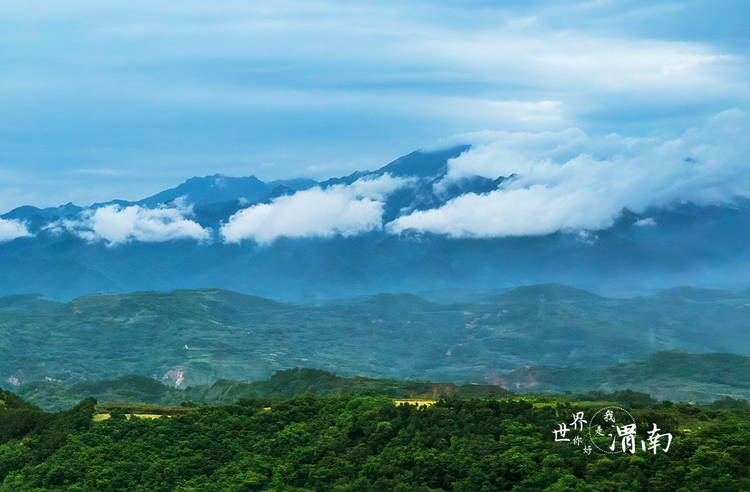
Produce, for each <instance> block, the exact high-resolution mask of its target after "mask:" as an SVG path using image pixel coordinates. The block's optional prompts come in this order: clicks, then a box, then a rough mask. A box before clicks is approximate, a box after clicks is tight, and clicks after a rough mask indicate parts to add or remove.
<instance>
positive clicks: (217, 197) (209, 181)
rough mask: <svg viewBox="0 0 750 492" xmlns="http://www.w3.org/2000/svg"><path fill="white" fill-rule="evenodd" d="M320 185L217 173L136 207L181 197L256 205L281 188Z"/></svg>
mask: <svg viewBox="0 0 750 492" xmlns="http://www.w3.org/2000/svg"><path fill="white" fill-rule="evenodd" d="M317 184H318V183H317V182H316V181H314V180H312V179H290V180H277V181H271V182H270V183H264V182H263V181H261V180H259V179H258V178H256V177H255V176H250V177H247V178H230V177H227V176H222V175H220V174H215V175H213V176H206V177H204V178H191V179H189V180H187V181H186V182H184V183H183V184H181V185H179V186H177V187H176V188H172V189H169V190H165V191H162V192H160V193H157V194H156V195H153V196H150V197H148V198H144V199H143V200H139V201H137V202H134V203H133V204H134V205H141V206H146V207H155V206H157V205H159V204H161V203H168V202H170V201H173V200H176V199H178V198H181V197H185V200H186V201H187V202H188V203H190V204H193V205H196V206H202V205H210V204H213V203H223V202H232V201H236V200H245V201H247V202H249V203H252V202H257V201H259V200H262V199H263V198H265V197H266V196H268V195H270V194H272V193H274V192H275V190H276V189H277V188H279V187H283V188H287V189H290V190H293V191H300V190H306V189H308V188H312V187H313V186H315V185H317Z"/></svg>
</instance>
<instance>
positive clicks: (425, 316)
mask: <svg viewBox="0 0 750 492" xmlns="http://www.w3.org/2000/svg"><path fill="white" fill-rule="evenodd" d="M668 294H669V293H667V294H661V295H659V296H653V297H649V298H639V299H619V300H617V299H608V298H604V297H599V296H596V295H593V294H590V293H587V292H584V291H580V290H577V289H571V288H567V287H563V286H559V285H541V286H533V287H525V288H519V289H515V290H513V291H509V292H507V293H505V294H501V295H499V296H495V297H492V298H487V299H482V300H478V301H475V302H467V303H461V304H435V303H431V302H427V301H425V300H423V299H421V298H419V297H416V296H413V295H409V294H380V295H376V296H371V297H362V298H354V299H348V300H345V301H339V302H335V303H329V304H322V305H319V306H295V305H287V304H281V303H277V302H274V301H270V300H267V299H263V298H258V297H253V296H246V295H242V294H237V293H233V292H228V291H223V290H218V289H200V290H193V291H187V290H182V291H173V292H168V293H159V292H134V293H131V294H120V295H93V296H85V297H81V298H78V299H75V300H73V301H71V302H68V303H66V304H62V303H56V302H52V301H47V300H44V299H39V298H36V297H33V296H13V297H10V298H8V297H6V298H0V337H2V340H4V343H3V344H2V345H0V377H1V378H2V380H5V381H7V382H12V383H13V384H21V385H23V384H27V383H28V382H30V381H34V380H37V381H39V380H45V379H46V378H49V379H51V380H59V381H62V382H64V383H66V384H72V383H75V382H78V381H83V380H99V379H115V378H117V377H120V376H122V375H124V374H140V375H143V376H148V377H156V378H157V379H161V380H164V381H168V382H170V384H173V385H177V386H180V387H184V386H186V385H196V384H208V383H213V382H215V381H216V380H218V379H229V380H239V381H247V380H258V379H262V378H266V377H269V376H270V375H271V374H272V373H273V372H274V371H277V370H282V369H288V368H293V367H311V368H319V369H325V370H328V371H331V372H334V373H337V374H339V375H341V376H343V377H351V376H355V375H360V376H367V377H378V378H399V379H427V380H432V381H453V382H455V383H461V384H463V383H469V382H474V383H485V382H487V381H494V380H495V379H496V378H498V377H504V375H506V374H508V371H511V370H513V369H518V368H523V367H525V366H541V365H544V366H556V367H574V368H597V367H598V368H602V367H608V366H613V365H616V364H618V363H624V362H630V361H634V360H640V359H642V358H644V357H647V356H649V355H651V354H653V353H655V352H659V351H664V350H673V351H674V350H676V351H683V352H693V353H709V352H731V353H735V354H741V355H745V356H750V344H749V343H748V341H747V336H746V332H747V326H748V321H749V320H750V311H748V310H749V309H750V307H748V305H750V297H747V296H744V295H742V294H729V293H724V294H722V293H721V292H717V293H713V294H711V295H707V294H706V293H703V294H702V296H703V297H704V298H706V297H709V298H710V297H713V298H715V300H711V301H701V302H696V301H685V300H682V299H678V300H677V301H675V302H671V303H670V302H664V301H663V299H662V298H663V297H664V296H665V295H668ZM514 384H515V383H514Z"/></svg>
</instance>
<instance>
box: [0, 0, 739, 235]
mask: <svg viewBox="0 0 750 492" xmlns="http://www.w3.org/2000/svg"><path fill="white" fill-rule="evenodd" d="M748 21H750V9H748V8H747V4H746V2H745V1H743V0H735V1H722V0H719V1H710V2H709V1H677V2H653V1H649V2H646V1H628V0H620V1H607V0H601V1H555V2H552V1H523V2H520V1H504V2H496V1H495V2H489V1H472V0H466V1H463V2H446V1H432V2H417V1H413V2H412V1H399V2H396V1H386V0H382V1H374V2H366V3H362V2H334V1H316V2H311V1H304V2H300V1H294V0H291V1H285V0H281V1H278V0H275V1H273V2H271V1H264V0H260V1H254V2H244V1H243V2H240V1H220V0H219V1H213V2H199V1H193V0H181V1H170V0H165V1H160V2H146V1H142V0H133V1H130V2H101V1H99V2H94V1H84V0H71V1H69V2H59V1H52V0H40V1H38V2H33V3H30V2H22V1H19V0H9V1H6V2H4V3H3V8H2V9H0V173H1V174H0V175H1V176H2V178H0V214H2V213H5V212H7V211H9V210H11V209H13V208H15V207H18V206H21V205H34V206H37V207H48V206H58V205H62V204H64V203H68V202H73V203H75V204H77V205H81V206H87V205H91V204H92V203H94V202H103V201H109V200H112V199H124V200H133V201H134V200H139V199H142V198H145V197H147V196H150V195H153V194H155V193H157V192H159V191H162V190H164V189H167V188H172V187H174V186H176V185H178V184H180V183H182V182H184V181H185V180H186V179H188V178H190V177H193V176H208V175H213V174H217V173H219V174H224V175H227V176H249V175H255V176H257V177H258V178H260V179H262V180H266V181H270V180H273V179H281V178H291V177H309V178H313V179H319V180H321V179H326V178H329V177H333V176H342V175H346V174H349V173H351V172H353V171H355V170H365V169H370V170H372V169H376V168H379V167H382V166H383V165H385V164H387V163H388V162H390V161H392V160H394V159H396V158H398V157H399V156H401V155H404V154H407V153H409V152H411V151H414V150H417V149H420V148H431V147H439V146H441V145H442V146H445V145H448V144H452V143H464V142H467V143H472V144H474V145H475V146H476V147H477V152H475V153H474V154H473V155H471V156H466V157H465V158H463V159H459V160H457V161H456V162H455V163H453V165H452V168H451V169H452V171H451V172H452V173H454V174H457V175H459V174H461V173H468V172H472V173H477V174H481V173H483V172H484V173H487V174H489V175H492V174H497V173H498V172H500V171H502V172H505V171H506V170H507V169H506V168H507V167H508V166H507V165H504V164H502V162H499V161H498V159H496V158H490V157H488V156H497V155H502V156H506V157H507V156H508V155H509V154H508V153H509V152H511V151H512V152H511V153H513V152H515V154H514V156H515V157H514V159H516V160H515V161H513V162H514V163H515V164H517V165H518V167H520V168H521V169H525V170H526V171H527V172H526V173H525V178H524V179H525V181H522V182H519V183H518V189H517V190H510V189H509V190H506V191H507V193H504V194H503V197H504V198H503V197H501V196H500V194H498V195H497V196H496V197H495V198H496V199H497V200H507V199H508V196H510V193H511V192H515V193H517V194H527V195H528V194H532V195H533V194H534V193H537V195H534V196H535V197H536V199H538V200H537V201H534V200H532V202H534V203H543V202H544V200H547V201H549V200H553V201H554V200H556V199H559V200H562V201H563V202H564V203H569V200H568V199H567V198H566V197H569V196H572V195H575V196H578V197H579V198H580V199H581V202H580V203H584V202H586V200H604V199H606V198H608V197H610V194H609V193H605V194H606V196H600V195H601V194H602V193H603V192H601V191H599V192H597V191H596V186H594V184H595V183H599V182H603V181H604V180H606V177H607V176H611V174H608V173H610V172H611V171H613V170H619V171H618V172H621V175H616V177H617V178H618V179H620V178H622V179H626V180H628V179H629V180H630V181H628V183H630V185H631V186H632V187H640V186H642V185H644V186H647V185H648V181H647V180H645V178H644V175H645V174H648V173H645V170H648V171H649V172H650V171H652V170H653V163H654V162H655V160H656V161H658V158H659V156H660V155H663V153H664V152H667V150H669V148H671V147H670V145H671V144H670V142H679V143H678V144H675V145H678V146H679V145H683V148H681V149H682V150H685V152H687V154H690V155H693V154H696V155H697V156H699V157H700V156H701V155H702V154H701V149H704V148H708V149H712V148H713V149H718V150H716V152H719V153H721V151H720V149H722V148H725V147H726V146H728V147H730V150H729V151H728V153H726V155H722V156H719V157H716V156H707V155H703V157H704V159H703V160H702V161H701V160H700V159H696V160H695V162H697V164H696V166H698V165H699V164H700V163H702V165H703V167H702V168H701V169H702V170H703V171H702V172H704V171H705V172H707V170H710V171H712V174H710V179H711V180H712V182H713V181H719V182H721V183H723V184H721V183H720V184H719V185H717V187H714V188H710V189H708V190H707V189H698V187H697V186H696V184H695V180H694V179H693V180H691V179H690V176H689V171H690V168H689V166H688V167H687V168H685V167H683V168H680V169H679V170H675V167H674V166H672V167H669V166H667V167H666V168H665V169H664V170H660V171H659V172H657V173H656V174H657V176H658V177H659V178H660V179H659V180H655V182H654V183H657V181H658V183H664V182H667V181H668V180H670V179H673V178H674V179H678V181H679V182H680V185H679V186H678V187H676V188H675V190H673V191H674V193H683V192H684V193H686V194H687V195H689V196H694V197H697V198H696V199H699V200H700V199H705V200H709V199H711V197H710V196H708V197H707V195H710V194H711V193H715V194H719V195H722V194H727V193H730V192H732V190H733V188H732V186H736V180H735V178H736V177H737V176H742V175H743V172H744V168H745V167H744V166H745V164H744V161H742V162H740V161H741V158H742V155H743V152H744V151H745V150H746V149H747V148H748V145H747V133H745V132H744V130H746V129H747V128H748V124H747V119H746V114H748V113H750V105H749V104H748V103H749V102H750V101H749V100H750V65H749V64H748V58H747V54H748V52H749V50H748V46H750V31H748V29H747V25H748ZM613 134H614V135H613ZM555 135H557V136H558V138H562V139H564V140H565V141H566V142H583V144H581V145H583V147H580V146H579V147H576V146H575V145H573V144H571V145H569V146H568V148H571V149H573V150H576V149H578V150H577V151H578V152H580V153H578V154H576V153H571V154H570V155H568V156H565V157H564V159H563V158H562V157H560V158H561V159H562V160H561V161H560V162H562V163H563V164H565V166H563V167H565V170H564V172H562V174H561V172H558V170H555V172H553V173H551V172H547V171H549V170H547V171H544V169H542V168H540V167H539V166H536V167H535V166H531V167H529V165H527V166H526V167H523V165H524V162H526V163H528V162H531V161H533V162H541V161H539V159H542V160H544V159H552V160H553V161H554V159H555V158H556V156H557V154H555V153H554V152H553V151H552V150H549V149H548V150H547V151H545V150H539V149H538V148H537V146H536V145H537V144H539V145H542V144H540V142H542V141H544V139H545V138H548V137H549V136H553V137H554V136H555ZM717 135H718V136H717ZM545 136H546V137H545ZM714 136H717V137H716V138H715V139H714ZM696 138H698V140H695V139H696ZM701 138H702V140H701ZM691 139H693V140H691ZM521 141H524V142H526V144H524V145H521V143H519V142H521ZM528 142H531V143H530V144H529V143H528ZM613 142H614V143H613ZM685 142H688V143H689V142H693V144H692V146H688V147H684V145H687V144H686V143H685ZM719 143H721V146H720V145H719ZM672 147H674V145H672ZM508 149H511V150H508ZM665 149H666V150H665ZM682 150H681V151H682ZM544 152H547V153H546V154H545V153H544ZM571 152H572V150H571ZM597 152H601V153H604V154H607V155H606V156H605V157H604V158H606V159H607V162H617V163H619V166H615V165H611V166H610V167H609V170H608V169H607V168H606V166H605V167H601V166H599V167H598V168H597V172H595V173H593V176H592V177H590V178H589V179H590V182H591V183H593V184H592V185H591V186H588V187H586V188H585V190H584V194H585V193H587V192H588V193H592V194H593V195H592V196H583V195H581V194H580V193H579V190H578V188H576V190H575V193H573V194H572V195H571V193H566V192H565V189H564V187H563V188H560V186H563V183H564V182H567V183H570V182H573V181H575V180H577V179H579V178H580V177H581V176H589V175H590V174H592V173H589V172H588V171H585V170H586V169H589V168H590V166H589V168H587V167H586V166H585V162H584V161H585V159H586V158H587V157H586V156H588V158H589V159H594V160H596V159H599V158H598V157H597V155H596V154H597ZM639 152H640V153H641V154H642V155H641V154H638V153H639ZM685 152H683V153H685ZM667 153H668V152H667ZM643 155H645V156H646V157H643ZM670 155H672V154H670ZM675 155H676V154H675ZM680 155H681V154H680ZM482 156H484V157H482ZM581 156H583V157H581ZM557 157H559V156H557ZM687 157H689V155H685V158H687ZM690 158H691V159H692V157H690ZM483 159H484V160H483ZM493 159H494V160H493ZM534 159H536V160H534ZM576 159H577V160H576ZM618 159H619V160H618ZM506 161H507V160H506ZM506 161H503V162H506ZM698 161H700V162H698ZM597 162H601V159H599V160H598V161H597ZM681 162H687V163H689V162H691V161H684V160H682V161H681ZM707 162H711V163H714V164H712V165H708V164H706V163H707ZM569 163H572V164H571V165H570V166H568V165H567V164H569ZM717 163H718V164H717ZM576 165H577V166H578V167H576ZM566 166H567V167H566ZM644 166H645V167H644ZM540 169H541V170H540ZM628 170H632V171H633V172H628ZM639 170H640V171H639ZM670 173H671V174H670ZM675 173H676V174H675ZM553 175H554V176H553ZM636 175H637V176H639V177H637V176H636ZM555 176H556V177H555ZM554 179H557V180H558V181H554ZM639 179H640V180H641V181H638V180H639ZM550 180H553V181H550ZM740 181H741V183H740V184H742V185H743V186H744V185H745V184H744V181H743V180H740ZM555 183H557V184H559V185H560V186H557V185H555ZM658 186H659V187H658V189H656V188H654V189H653V190H652V193H651V194H650V195H649V198H648V199H643V200H641V201H640V202H639V201H638V198H637V197H636V198H634V199H632V200H631V201H632V202H633V206H634V207H637V206H639V204H641V205H643V204H647V202H648V203H652V202H654V201H655V200H656V202H658V201H659V200H667V199H669V198H670V197H671V196H673V195H670V194H669V192H668V191H664V190H663V187H662V186H661V184H658ZM680 186H681V188H680ZM653 187H657V184H653ZM555 188H558V189H557V192H558V193H557V194H555ZM545 189H546V190H547V191H544V190H545ZM630 189H633V188H630ZM609 190H610V191H611V188H609ZM711 190H713V191H711ZM743 190H744V191H743ZM340 191H341V193H342V194H343V195H341V196H349V198H351V196H352V195H346V193H349V192H348V191H342V190H340ZM734 191H736V190H734ZM741 191H742V192H743V193H745V191H747V190H746V189H745V188H743V189H742V190H741ZM312 193H316V191H311V192H310V194H312ZM540 193H541V194H540ZM545 193H546V195H545ZM597 193H598V194H597ZM741 194H742V193H741ZM308 195H309V194H308ZM334 195H335V196H334ZM687 195H686V196H687ZM306 196H307V195H302V196H301V198H298V199H299V200H303V199H304V198H305V197H306ZM341 196H339V195H336V194H335V193H329V194H328V195H326V196H323V195H321V197H319V198H323V199H324V203H326V204H327V205H326V206H330V207H331V210H338V209H339V208H340V207H341V206H342V204H343V203H345V202H341V201H340V202H337V201H336V200H338V199H341V200H343V199H344V198H341ZM674 196H676V195H674ZM716 196H718V195H714V196H713V198H716ZM722 196H723V195H722ZM629 197H630V194H629V193H627V192H626V191H623V194H622V195H621V196H619V198H621V200H618V201H617V202H618V203H617V204H616V205H615V204H614V202H613V204H612V205H611V207H616V206H619V205H620V203H619V202H621V201H623V200H627V199H630V198H629ZM307 198H308V199H312V198H315V197H313V196H312V195H310V196H307ZM469 199H471V197H469ZM368 200H369V201H368ZM357 203H358V204H359V206H361V208H360V209H359V210H360V211H361V214H362V217H365V219H363V220H364V222H363V223H364V224H365V225H367V224H370V223H375V222H372V221H371V222H367V221H368V220H370V219H368V218H371V217H374V216H375V215H377V213H378V211H379V209H378V205H377V203H379V202H377V200H375V199H373V198H372V197H369V196H368V197H360V198H359V199H358V202H357ZM292 205H293V204H290V203H281V204H279V207H282V206H287V207H289V206H292ZM453 206H454V207H456V208H457V209H459V208H460V207H472V206H473V205H472V204H470V203H456V204H454V205H453ZM494 206H497V207H501V206H503V205H502V203H500V202H497V203H495V205H494ZM573 208H575V207H573ZM562 209H563V210H565V207H562ZM253 210H254V212H253V213H254V214H256V215H257V217H256V218H255V222H253V223H259V222H258V221H260V222H262V221H263V220H270V219H268V217H273V215H272V212H273V211H270V210H261V209H253ZM115 212H116V211H115ZM102 213H104V212H102ZM133 213H135V212H133ZM249 213H250V212H248V214H249ZM441 213H442V215H441V216H437V215H434V216H426V215H425V216H413V217H405V218H403V220H402V221H401V222H399V223H395V224H391V225H389V227H390V230H391V231H395V232H397V231H399V230H403V229H405V228H409V227H412V228H421V229H422V230H433V231H439V232H445V233H450V234H455V235H459V236H460V235H469V236H471V235H477V234H478V233H477V232H476V230H475V229H476V228H477V227H480V226H479V225H476V224H475V225H472V224H464V225H462V226H461V227H463V229H460V228H459V229H457V230H455V231H453V232H451V231H450V230H449V229H450V226H449V221H452V222H455V220H454V219H452V218H451V215H450V213H451V210H447V209H446V210H443V211H442V212H441ZM528 213H532V214H533V213H536V212H535V211H534V210H529V211H528ZM563 213H564V217H562V218H560V217H557V218H555V217H551V218H549V224H551V225H548V226H546V227H547V228H546V229H545V227H544V226H543V223H542V222H540V224H542V225H540V229H539V233H544V231H546V230H547V229H549V227H557V226H558V225H559V224H560V223H561V220H563V219H564V220H563V222H564V221H565V220H568V219H567V218H569V217H570V216H571V215H570V213H565V212H563ZM263 214H266V215H263ZM268 214H271V215H268ZM261 216H262V217H261ZM134 217H135V216H134ZM88 219H90V220H94V219H95V217H94V216H93V215H92V216H91V217H88ZM88 219H87V220H88ZM240 219H241V217H240V218H238V219H237V220H238V221H239V220H240ZM245 219H247V218H245ZM134 220H135V219H134ZM358 220H359V219H358ZM399 220H401V219H399ZM477 220H480V219H477ZM597 220H598V221H599V222H598V224H599V225H601V224H604V223H606V221H607V220H608V219H607V216H601V217H598V218H597V217H594V218H591V217H588V218H586V219H585V220H584V219H581V221H579V222H575V223H574V224H573V227H579V226H580V227H590V226H596V225H597ZM602 221H603V222H602ZM357 224H359V225H357ZM361 224H362V223H361V222H358V221H354V222H352V223H351V224H349V223H347V224H344V225H342V227H343V228H344V229H337V230H339V232H341V230H344V231H350V230H351V231H357V230H359V229H357V228H358V227H364V226H362V225H361ZM5 225H6V226H7V227H15V225H13V224H5ZM235 225H236V226H238V227H239V225H241V224H240V222H237V223H236V224H227V227H228V229H227V233H228V234H231V228H230V226H235ZM180 227H182V226H180ZM481 227H488V225H487V224H485V223H482V225H481ZM496 227H498V228H500V229H498V230H502V231H506V232H507V231H512V230H513V228H512V227H513V225H512V224H510V225H508V224H505V225H503V224H499V225H496ZM179 230H180V231H186V232H185V234H195V235H196V237H200V236H201V234H203V233H202V232H200V231H192V232H190V231H191V230H190V229H189V227H188V228H187V229H179ZM472 231H474V232H472ZM11 232H12V231H11ZM480 232H481V231H480ZM112 234H114V236H112V237H120V236H118V235H117V234H122V233H118V232H117V231H115V232H112ZM10 235H13V234H12V233H9V237H10ZM480 235H481V234H480ZM226 237H227V238H229V237H230V236H226ZM258 240H261V241H262V240H264V239H263V238H262V237H260V236H259V239H258Z"/></svg>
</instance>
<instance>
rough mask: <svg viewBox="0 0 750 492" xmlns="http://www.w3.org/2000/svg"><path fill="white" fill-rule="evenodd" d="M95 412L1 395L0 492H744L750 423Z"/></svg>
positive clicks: (563, 404) (360, 408)
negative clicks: (601, 430)
mask: <svg viewBox="0 0 750 492" xmlns="http://www.w3.org/2000/svg"><path fill="white" fill-rule="evenodd" d="M605 409H609V410H611V411H613V412H615V414H616V415H617V419H618V423H619V422H620V419H625V420H622V422H623V424H624V423H625V422H632V425H633V426H634V427H633V431H634V432H635V434H628V435H632V440H633V445H632V446H631V445H630V444H629V441H627V440H625V439H622V441H623V442H622V443H621V442H620V441H621V440H620V439H617V438H616V442H615V443H614V444H615V445H614V446H612V447H611V449H612V450H611V451H610V450H609V442H610V439H611V438H610V437H603V438H601V439H603V440H599V441H597V439H600V438H598V437H596V436H595V435H594V437H591V435H592V434H590V433H588V432H585V431H588V430H589V427H588V426H587V427H586V428H584V427H583V426H584V425H585V424H584V423H583V421H585V422H586V423H590V424H591V425H592V426H593V424H594V423H596V422H598V421H597V420H596V419H597V416H598V415H600V414H602V415H606V414H603V413H602V410H605ZM96 411H97V410H96V407H95V401H94V399H93V398H89V399H87V400H84V401H83V402H81V403H80V404H78V405H77V406H75V407H74V408H72V409H71V410H68V411H66V412H61V413H57V414H49V413H45V412H43V411H41V410H39V409H38V408H35V407H33V406H31V405H28V404H25V403H24V402H23V401H21V400H20V399H19V398H18V397H16V396H14V395H13V394H11V393H10V392H7V391H4V392H2V394H0V492H11V491H13V492H26V491H29V492H30V491H34V492H40V491H86V492H110V491H111V492H114V491H149V492H168V491H169V492H173V491H185V492H186V491H197V490H201V491H206V492H211V491H215V492H241V491H242V492H244V491H253V490H257V491H269V492H270V491H275V492H280V491H299V492H305V491H308V492H310V491H326V492H328V491H338V492H344V491H352V492H353V491H363V492H364V491H373V492H374V491H389V492H390V491H412V492H449V491H451V492H454V491H455V492H475V491H482V490H487V491H490V490H492V491H503V490H513V491H515V492H519V491H521V492H525V491H529V492H530V491H540V490H544V491H551V492H553V491H570V490H573V491H588V490H592V491H618V490H632V491H634V492H640V491H644V492H645V491H660V492H662V491H666V492H677V491H684V490H696V491H714V490H715V491H722V492H724V491H739V490H747V489H748V487H750V444H749V443H750V412H749V411H748V406H747V402H738V401H735V400H731V399H725V400H723V401H721V402H717V403H715V404H714V405H712V406H711V407H699V406H693V405H690V404H686V403H680V404H676V405H675V404H672V403H670V402H662V403H660V404H656V405H653V406H651V407H644V406H642V405H635V404H634V405H629V406H621V405H618V404H613V403H612V402H575V401H570V400H566V397H564V396H546V397H544V398H542V399H535V398H533V397H531V398H526V399H520V398H517V397H516V398H514V399H497V398H496V397H494V396H491V397H488V398H485V399H465V398H458V397H444V398H440V399H439V400H438V401H437V402H436V403H435V404H434V405H432V406H426V407H425V406H421V407H417V406H415V405H403V404H402V405H396V404H394V402H393V401H392V400H391V399H389V398H387V397H384V396H378V395H373V394H365V395H363V394H348V395H343V396H335V397H315V396H312V395H302V396H298V397H295V398H293V399H291V400H275V401H274V400H262V399H261V400H258V399H241V400H239V401H237V402H235V403H233V404H231V405H226V406H200V405H199V406H192V407H191V408H189V409H184V410H183V411H182V412H180V413H178V414H175V415H173V416H171V417H167V416H163V417H161V418H158V419H149V418H141V417H139V416H137V415H126V414H125V413H123V412H122V411H112V413H111V416H110V418H109V419H106V420H102V421H98V420H95V419H94V418H93V416H94V414H95V412H96ZM605 418H606V417H605ZM600 420H601V418H600ZM577 421H578V422H580V424H575V422H577ZM613 425H614V424H613ZM627 425H631V424H630V423H628V424H627ZM561 429H565V433H562V434H561ZM584 429H585V431H584ZM610 430H612V429H610ZM610 434H611V433H610ZM615 435H616V434H615ZM629 439H630V438H629ZM605 441H606V442H605Z"/></svg>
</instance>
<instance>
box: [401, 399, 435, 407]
mask: <svg viewBox="0 0 750 492" xmlns="http://www.w3.org/2000/svg"><path fill="white" fill-rule="evenodd" d="M435 402H437V400H393V404H394V405H396V406H398V405H400V404H402V403H405V404H409V405H416V406H418V407H429V406H430V405H434V404H435Z"/></svg>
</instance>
